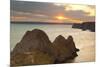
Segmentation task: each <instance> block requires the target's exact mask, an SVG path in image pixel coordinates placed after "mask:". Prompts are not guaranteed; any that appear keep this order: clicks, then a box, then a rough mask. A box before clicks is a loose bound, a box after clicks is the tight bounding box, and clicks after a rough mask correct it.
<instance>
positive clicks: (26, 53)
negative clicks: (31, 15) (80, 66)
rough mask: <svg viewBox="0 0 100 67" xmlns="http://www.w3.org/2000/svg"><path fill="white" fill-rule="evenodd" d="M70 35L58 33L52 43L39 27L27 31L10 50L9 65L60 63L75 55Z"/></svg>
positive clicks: (75, 50)
mask: <svg viewBox="0 0 100 67" xmlns="http://www.w3.org/2000/svg"><path fill="white" fill-rule="evenodd" d="M77 51H78V49H77V48H76V47H75V43H74V41H73V38H72V36H69V37H68V39H65V38H64V37H63V36H61V35H59V36H58V37H56V39H55V40H54V42H53V43H51V41H50V40H49V38H48V36H47V35H46V33H45V32H44V31H42V30H39V29H34V30H32V31H27V32H26V34H25V35H24V36H23V38H22V40H21V41H20V42H19V43H18V44H16V46H15V48H14V49H13V51H12V52H11V66H24V65H37V64H53V63H60V62H64V61H66V60H69V59H71V58H74V57H75V56H77V53H76V52H77Z"/></svg>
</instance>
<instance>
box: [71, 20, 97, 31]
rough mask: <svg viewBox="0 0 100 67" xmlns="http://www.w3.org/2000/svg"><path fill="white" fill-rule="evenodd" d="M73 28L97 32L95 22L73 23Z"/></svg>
mask: <svg viewBox="0 0 100 67" xmlns="http://www.w3.org/2000/svg"><path fill="white" fill-rule="evenodd" d="M72 28H78V29H82V30H90V31H91V32H95V22H83V23H79V24H78V23H77V24H73V26H72Z"/></svg>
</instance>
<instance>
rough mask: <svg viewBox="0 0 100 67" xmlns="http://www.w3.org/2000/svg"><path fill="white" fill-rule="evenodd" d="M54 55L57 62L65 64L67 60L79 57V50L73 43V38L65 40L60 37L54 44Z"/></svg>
mask: <svg viewBox="0 0 100 67" xmlns="http://www.w3.org/2000/svg"><path fill="white" fill-rule="evenodd" d="M53 46H54V55H55V58H56V61H57V62H64V61H65V60H68V59H72V58H74V57H76V56H77V53H76V52H77V51H79V49H77V48H76V47H75V43H74V41H73V38H72V36H69V37H68V39H65V38H64V37H63V36H61V35H59V36H58V37H56V39H55V41H54V42H53Z"/></svg>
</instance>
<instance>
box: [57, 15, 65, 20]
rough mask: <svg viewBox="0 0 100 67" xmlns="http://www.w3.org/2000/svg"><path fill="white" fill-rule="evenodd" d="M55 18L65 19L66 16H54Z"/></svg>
mask: <svg viewBox="0 0 100 67" xmlns="http://www.w3.org/2000/svg"><path fill="white" fill-rule="evenodd" d="M56 19H58V20H65V19H66V17H64V16H56Z"/></svg>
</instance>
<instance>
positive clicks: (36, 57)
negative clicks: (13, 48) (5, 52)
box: [11, 50, 54, 66]
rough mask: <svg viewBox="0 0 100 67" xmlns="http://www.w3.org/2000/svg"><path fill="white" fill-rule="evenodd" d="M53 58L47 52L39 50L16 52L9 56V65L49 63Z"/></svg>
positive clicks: (52, 61)
mask: <svg viewBox="0 0 100 67" xmlns="http://www.w3.org/2000/svg"><path fill="white" fill-rule="evenodd" d="M51 63H54V59H53V57H52V56H50V55H49V54H48V53H43V52H41V51H39V50H34V51H33V52H25V53H16V54H14V55H13V56H11V66H25V65H39V64H51Z"/></svg>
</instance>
